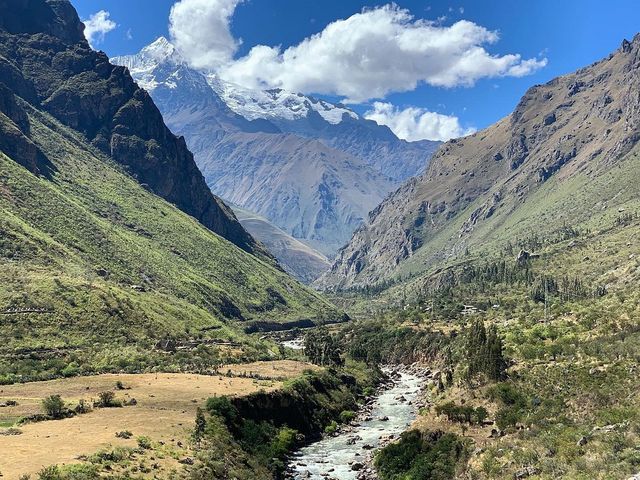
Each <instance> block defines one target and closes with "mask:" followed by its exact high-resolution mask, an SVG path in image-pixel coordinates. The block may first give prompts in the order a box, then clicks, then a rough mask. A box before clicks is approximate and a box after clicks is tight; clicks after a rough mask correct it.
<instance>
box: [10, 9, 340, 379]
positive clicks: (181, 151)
mask: <svg viewBox="0 0 640 480" xmlns="http://www.w3.org/2000/svg"><path fill="white" fill-rule="evenodd" d="M83 28H84V26H83V24H82V23H81V22H80V20H79V18H78V16H77V13H76V12H75V10H74V9H73V7H72V6H71V4H70V3H69V2H68V1H60V0H19V1H13V2H10V5H9V4H8V3H7V2H0V79H1V81H0V212H1V215H0V309H1V311H2V313H3V315H7V316H6V317H3V318H5V319H6V321H5V320H3V322H2V324H1V325H0V331H1V332H2V338H4V339H7V341H6V342H4V344H3V345H2V347H0V348H1V350H0V364H2V365H3V366H4V367H6V368H5V369H4V371H11V372H13V373H14V374H15V375H18V376H22V375H26V376H28V375H30V372H31V371H32V369H31V368H30V367H25V368H26V370H24V371H23V370H19V369H20V368H22V367H20V365H22V364H21V363H20V361H18V360H17V359H18V358H24V357H20V355H21V354H22V353H24V351H27V352H32V351H33V352H34V353H33V355H35V356H34V357H29V358H32V360H30V361H32V362H38V361H42V362H45V363H46V362H47V361H49V360H48V357H46V355H49V354H51V352H53V357H54V358H56V359H58V360H56V361H57V363H56V362H55V361H54V362H53V364H51V365H53V366H51V368H52V369H53V370H55V369H56V368H58V367H59V366H60V365H65V364H67V363H68V362H69V361H71V359H70V358H69V357H66V355H72V359H73V358H75V360H74V361H78V362H79V361H80V357H82V356H85V355H86V356H89V357H91V358H95V355H103V354H104V355H105V357H104V358H106V359H108V360H106V362H107V363H109V362H111V361H114V362H116V361H117V360H116V359H117V358H119V357H122V356H127V355H133V356H136V355H139V356H138V358H139V359H141V358H142V357H144V358H149V357H150V356H152V352H153V348H152V347H153V345H154V343H155V342H157V341H159V340H162V339H173V340H184V341H187V340H190V339H193V338H198V339H199V340H198V341H204V340H203V339H209V340H208V341H223V340H229V339H230V338H240V337H241V336H242V335H243V333H242V331H243V330H245V329H246V330H251V329H255V328H258V327H256V324H258V325H259V324H264V323H265V322H266V323H269V324H270V325H272V324H273V325H276V326H277V325H278V324H287V323H292V324H297V323H299V322H306V323H309V322H311V323H313V322H323V321H329V320H331V319H333V320H340V319H341V318H343V317H342V315H343V314H342V313H340V312H339V311H338V310H337V309H336V308H335V307H333V306H332V305H331V304H330V303H328V302H327V301H326V300H325V299H323V298H322V297H320V296H319V295H318V294H317V293H315V292H314V291H312V290H310V289H308V288H306V287H304V286H302V285H301V284H299V283H298V282H296V281H295V280H294V279H293V278H291V277H290V276H289V275H287V274H286V273H285V272H284V271H283V270H282V269H281V268H280V266H279V265H278V264H277V262H276V261H275V260H274V258H273V257H272V256H271V255H270V254H269V253H267V252H266V250H265V248H264V246H263V245H262V244H260V243H258V242H256V241H255V240H254V239H253V237H252V236H251V235H250V234H249V233H247V231H246V230H245V229H244V228H243V227H242V225H241V224H240V223H239V222H238V220H237V218H236V216H235V214H234V213H233V211H232V210H231V209H230V208H229V207H228V206H227V205H226V204H225V203H224V202H222V201H221V200H220V199H219V198H218V197H216V196H214V195H213V194H212V193H211V191H210V189H209V188H208V187H207V185H206V183H205V180H204V177H203V176H202V174H201V173H200V171H199V170H198V168H197V166H196V164H195V162H194V160H193V156H192V154H191V152H190V151H189V150H188V149H187V145H186V143H185V141H184V139H183V138H181V137H176V136H175V135H174V134H173V133H171V131H170V130H169V129H168V128H167V126H166V125H165V123H164V121H163V119H162V116H161V114H160V111H159V110H158V109H157V108H156V106H155V104H154V102H153V100H152V99H151V97H150V96H149V95H148V93H147V92H146V91H145V90H143V89H141V88H139V87H138V86H137V85H136V83H135V82H134V81H133V79H132V78H131V76H130V75H129V74H128V73H127V70H126V69H125V68H124V67H121V66H116V65H113V64H111V63H110V62H109V60H108V58H107V57H106V55H105V54H104V53H101V52H95V51H94V50H92V49H91V47H90V46H89V44H88V43H87V41H86V40H85V38H84V35H83ZM16 312H18V313H16ZM239 336H240V337H239ZM109 349H111V350H110V351H111V353H110V354H106V353H104V352H106V351H107V350H109ZM16 352H17V353H16ZM20 352H22V353H20ZM38 352H40V353H38ZM42 352H44V353H42ZM47 352H49V353H48V354H47ZM14 354H15V355H18V356H17V357H15V356H14ZM27 355H30V353H27ZM41 355H44V357H42V356H41ZM62 357H65V358H66V360H65V361H62V360H60V359H61V358H62ZM43 358H44V359H43ZM83 358H84V360H83V362H84V363H85V364H89V363H91V361H90V360H87V357H83ZM47 365H49V364H47ZM55 365H58V367H56V366H55ZM46 368H49V367H46ZM53 370H52V371H53ZM25 378H26V377H25Z"/></svg>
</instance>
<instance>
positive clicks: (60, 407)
mask: <svg viewBox="0 0 640 480" xmlns="http://www.w3.org/2000/svg"><path fill="white" fill-rule="evenodd" d="M42 407H43V408H44V411H45V412H46V413H47V415H49V416H50V417H52V418H56V419H57V418H62V417H63V416H64V413H65V406H64V400H62V397H60V395H51V396H50V397H47V398H45V399H44V400H42Z"/></svg>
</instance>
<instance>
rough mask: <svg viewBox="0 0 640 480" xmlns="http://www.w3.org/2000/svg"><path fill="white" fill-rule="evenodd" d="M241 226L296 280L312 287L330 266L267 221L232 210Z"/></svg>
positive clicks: (319, 256)
mask: <svg viewBox="0 0 640 480" xmlns="http://www.w3.org/2000/svg"><path fill="white" fill-rule="evenodd" d="M233 211H234V212H235V214H236V217H238V220H240V223H241V224H242V226H243V227H244V228H245V229H246V230H247V231H248V232H249V233H250V234H251V235H252V236H253V238H255V239H256V240H259V241H260V242H262V243H264V245H265V246H266V247H267V250H269V252H271V253H272V254H273V256H274V257H276V259H277V260H278V262H279V263H280V265H282V267H283V268H284V269H285V270H286V271H287V272H288V273H290V274H291V275H293V276H294V277H295V278H297V279H298V280H300V281H301V282H304V283H311V282H312V281H313V280H315V279H316V278H318V277H319V276H320V275H321V274H322V273H324V272H325V271H326V270H327V269H328V268H329V266H330V263H329V260H328V259H327V257H326V256H324V255H323V254H321V253H320V252H318V251H317V250H314V249H313V248H311V247H309V246H307V245H305V244H304V243H302V242H301V241H300V240H297V239H295V238H293V237H292V236H291V235H289V234H288V233H287V232H285V231H284V230H282V229H280V228H278V227H276V226H275V225H274V224H272V223H271V222H270V221H269V220H267V219H266V218H264V217H261V216H260V215H257V214H255V213H253V212H250V211H249V210H245V209H243V208H240V207H233Z"/></svg>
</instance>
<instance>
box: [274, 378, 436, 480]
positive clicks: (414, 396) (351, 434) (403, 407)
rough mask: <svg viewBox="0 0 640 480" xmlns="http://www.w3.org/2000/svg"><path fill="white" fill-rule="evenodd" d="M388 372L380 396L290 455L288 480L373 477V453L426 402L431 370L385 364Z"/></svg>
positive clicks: (363, 478) (415, 414)
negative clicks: (336, 426) (425, 391)
mask: <svg viewBox="0 0 640 480" xmlns="http://www.w3.org/2000/svg"><path fill="white" fill-rule="evenodd" d="M383 370H384V371H385V373H386V374H387V375H388V376H389V378H390V382H388V383H387V385H386V386H384V387H383V388H382V389H381V390H380V391H379V393H378V395H377V396H376V397H374V398H372V399H371V400H369V401H368V402H367V403H366V405H365V406H364V407H363V408H362V409H361V410H360V411H359V412H358V415H357V417H356V418H355V419H354V420H353V421H352V422H351V423H350V424H349V425H346V426H344V427H342V428H340V429H339V430H338V431H337V432H336V433H334V434H331V435H328V436H325V438H323V439H322V440H319V441H317V442H314V443H311V444H309V445H307V446H305V447H303V448H301V449H300V450H298V451H296V452H294V453H293V456H292V459H291V461H290V463H289V466H288V468H287V473H286V478H289V479H295V480H303V479H304V480H330V479H336V480H337V479H339V480H368V479H375V478H377V477H376V475H375V471H374V469H373V462H372V460H373V454H374V452H375V450H376V449H377V448H380V447H383V446H385V445H386V444H388V443H389V442H390V441H393V440H394V439H395V438H397V437H398V436H399V435H400V433H402V432H404V431H405V430H406V429H407V428H408V427H409V426H410V425H411V423H412V422H413V421H414V420H415V418H416V416H417V414H418V410H419V409H420V408H421V407H422V406H424V405H425V404H426V398H425V396H424V393H423V387H424V386H425V384H426V377H427V376H428V374H429V373H430V372H429V371H428V370H427V371H426V372H425V371H423V370H422V369H420V368H417V367H414V368H411V367H408V368H398V369H396V368H385V369H383Z"/></svg>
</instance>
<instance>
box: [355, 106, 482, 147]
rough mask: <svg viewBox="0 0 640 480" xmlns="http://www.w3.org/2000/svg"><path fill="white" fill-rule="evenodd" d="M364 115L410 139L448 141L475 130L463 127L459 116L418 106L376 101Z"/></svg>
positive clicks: (399, 135)
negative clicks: (401, 107) (394, 104)
mask: <svg viewBox="0 0 640 480" xmlns="http://www.w3.org/2000/svg"><path fill="white" fill-rule="evenodd" d="M364 117H365V118H368V119H369V120H375V121H376V122H378V123H379V124H381V125H387V126H388V127H389V128H390V129H391V130H392V131H393V133H395V134H396V135H397V136H398V137H399V138H403V139H404V140H409V141H416V140H424V139H427V140H442V141H446V140H450V139H451V138H457V137H462V136H464V135H470V134H472V133H474V132H475V129H473V128H466V129H465V128H462V126H461V125H460V121H459V120H458V117H454V116H449V115H442V114H440V113H435V112H430V111H428V110H425V109H423V108H417V107H409V108H405V109H404V110H401V109H399V108H398V107H395V106H393V105H392V104H390V103H385V102H374V103H373V109H372V110H369V111H368V112H366V113H365V114H364Z"/></svg>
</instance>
